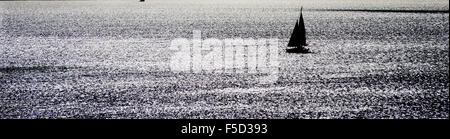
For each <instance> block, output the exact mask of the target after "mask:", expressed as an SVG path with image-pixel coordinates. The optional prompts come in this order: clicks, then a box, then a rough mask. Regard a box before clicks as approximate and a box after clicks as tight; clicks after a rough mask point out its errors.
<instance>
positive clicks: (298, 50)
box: [286, 47, 311, 54]
mask: <svg viewBox="0 0 450 139" xmlns="http://www.w3.org/2000/svg"><path fill="white" fill-rule="evenodd" d="M286 52H287V53H301V54H307V53H311V51H309V49H308V48H304V47H300V48H298V47H295V48H288V49H286Z"/></svg>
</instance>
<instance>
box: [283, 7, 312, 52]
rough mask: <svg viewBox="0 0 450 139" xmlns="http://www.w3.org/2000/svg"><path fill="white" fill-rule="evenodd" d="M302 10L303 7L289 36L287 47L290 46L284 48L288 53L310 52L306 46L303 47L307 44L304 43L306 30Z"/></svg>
mask: <svg viewBox="0 0 450 139" xmlns="http://www.w3.org/2000/svg"><path fill="white" fill-rule="evenodd" d="M302 11H303V7H301V9H300V17H299V19H298V20H297V21H296V23H295V27H294V30H293V31H292V34H291V38H290V39H289V43H288V47H291V48H288V49H286V52H288V53H311V52H310V51H309V49H308V48H305V46H308V44H307V43H306V31H305V23H304V21H303V15H302ZM292 47H293V48H292Z"/></svg>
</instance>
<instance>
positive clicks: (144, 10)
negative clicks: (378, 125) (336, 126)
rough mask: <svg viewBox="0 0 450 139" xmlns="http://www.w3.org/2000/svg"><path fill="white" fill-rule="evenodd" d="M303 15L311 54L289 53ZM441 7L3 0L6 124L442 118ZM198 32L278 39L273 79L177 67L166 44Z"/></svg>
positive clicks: (416, 0)
mask: <svg viewBox="0 0 450 139" xmlns="http://www.w3.org/2000/svg"><path fill="white" fill-rule="evenodd" d="M301 7H302V16H303V18H304V23H305V28H306V38H307V43H308V44H309V45H308V46H307V48H309V49H310V50H311V51H312V53H309V54H295V53H286V52H285V51H284V50H285V49H286V47H287V42H288V41H289V39H290V37H291V33H292V30H293V28H294V25H295V23H296V21H297V20H298V19H299V14H300V9H301ZM448 11H449V1H448V0H398V1H393V0H226V1H225V0H147V1H145V2H138V0H122V1H0V118H1V119H17V118H20V119H22V118H25V119H29V118H30V119H35V118H50V119H52V118H58V119H59V118H81V119H85V118H86V119H91V118H94V119H97V118H99V119H104V118H113V119H122V118H125V119H130V118H131V119H199V118H200V119H236V118H239V119H360V118H362V119H421V118H432V119H448V118H449V80H448V78H449V72H448V71H449V67H448V65H449V13H448ZM195 32H201V39H200V40H206V39H211V38H214V39H217V40H219V41H220V40H227V39H236V38H238V39H239V38H240V39H245V40H248V39H255V40H258V39H275V40H277V44H278V45H276V46H277V48H278V49H277V50H278V51H277V53H276V54H277V58H276V59H275V61H276V62H277V65H276V66H275V68H276V71H277V72H271V71H273V67H272V70H269V72H257V73H251V72H246V71H244V72H236V71H234V72H204V71H203V72H193V71H192V70H191V71H189V70H187V71H179V70H174V69H173V67H171V63H172V65H173V64H174V62H173V60H174V59H173V58H174V57H176V56H175V55H177V52H178V51H177V50H174V49H171V48H172V47H173V42H174V40H177V39H178V40H179V39H183V38H184V39H185V40H193V38H194V37H195ZM245 50H247V49H245ZM271 50H273V49H271ZM246 52H249V51H248V50H247V51H246ZM235 53H239V49H238V50H236V52H235ZM178 54H179V53H178ZM243 56H244V57H246V58H248V57H251V56H249V55H247V54H246V53H244V54H243ZM180 62H182V63H186V62H185V61H183V60H181V61H180ZM194 62H195V60H194ZM247 62H248V61H247ZM176 64H177V63H176V62H175V65H176ZM250 64H251V63H246V65H250ZM265 79H269V80H270V81H267V82H261V80H265Z"/></svg>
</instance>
